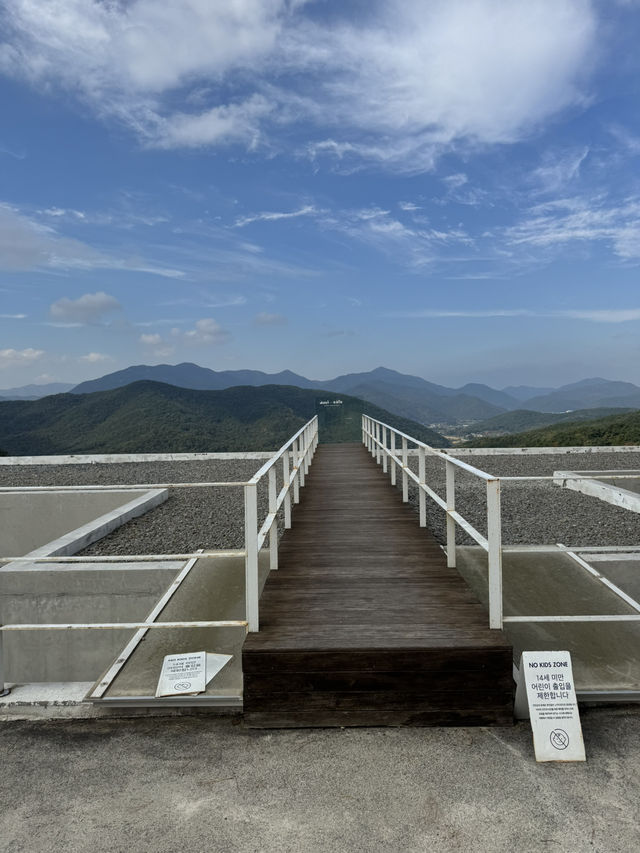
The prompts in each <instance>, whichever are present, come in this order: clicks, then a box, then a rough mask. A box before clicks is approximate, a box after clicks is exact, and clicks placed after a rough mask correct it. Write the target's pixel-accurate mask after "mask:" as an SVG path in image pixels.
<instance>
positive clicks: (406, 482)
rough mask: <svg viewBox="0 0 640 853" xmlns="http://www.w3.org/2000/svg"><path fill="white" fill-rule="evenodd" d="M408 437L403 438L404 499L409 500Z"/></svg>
mask: <svg viewBox="0 0 640 853" xmlns="http://www.w3.org/2000/svg"><path fill="white" fill-rule="evenodd" d="M407 461H408V460H407V439H406V438H403V439H402V500H403V501H404V502H405V503H406V502H407V501H408V500H409V475H408V474H407Z"/></svg>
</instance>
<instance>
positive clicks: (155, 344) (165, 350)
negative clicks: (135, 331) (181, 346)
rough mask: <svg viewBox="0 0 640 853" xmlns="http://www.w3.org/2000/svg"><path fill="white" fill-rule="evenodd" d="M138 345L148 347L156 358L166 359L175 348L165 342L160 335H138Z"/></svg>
mask: <svg viewBox="0 0 640 853" xmlns="http://www.w3.org/2000/svg"><path fill="white" fill-rule="evenodd" d="M140 343H142V344H144V346H146V347H149V348H150V349H151V350H152V352H153V354H154V355H155V356H157V357H158V358H168V357H169V356H170V355H173V353H174V352H175V347H174V346H173V344H171V343H169V341H167V340H165V338H163V337H162V335H158V334H148V335H140Z"/></svg>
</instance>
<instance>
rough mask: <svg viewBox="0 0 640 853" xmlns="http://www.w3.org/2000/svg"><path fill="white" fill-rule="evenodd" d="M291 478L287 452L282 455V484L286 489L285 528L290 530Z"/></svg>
mask: <svg viewBox="0 0 640 853" xmlns="http://www.w3.org/2000/svg"><path fill="white" fill-rule="evenodd" d="M290 476H291V470H290V465H289V451H288V450H286V451H285V452H284V453H283V454H282V482H283V483H284V486H285V488H286V490H287V491H286V492H285V495H284V526H285V529H287V530H288V529H289V528H290V527H291V489H290V487H289V477H290Z"/></svg>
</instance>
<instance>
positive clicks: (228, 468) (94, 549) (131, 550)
mask: <svg viewBox="0 0 640 853" xmlns="http://www.w3.org/2000/svg"><path fill="white" fill-rule="evenodd" d="M262 464H263V462H262V461H260V460H255V459H249V460H243V459H234V460H229V461H219V460H210V461H206V462H202V461H198V462H130V463H123V464H120V463H95V464H91V465H24V466H23V465H21V466H13V465H10V466H0V485H4V486H49V485H55V486H67V485H69V486H71V485H118V484H134V483H135V484H138V483H140V484H147V483H149V484H151V483H207V482H228V481H245V480H248V479H250V478H251V477H252V476H253V474H255V472H256V471H257V470H258V468H260V466H261V465H262ZM263 480H264V481H265V482H262V483H261V485H262V486H263V488H260V489H259V491H258V517H259V518H260V519H263V518H264V517H265V515H266V513H267V501H266V493H265V492H266V478H263ZM278 487H280V486H278ZM243 547H244V495H243V489H242V487H241V486H237V487H235V486H226V487H225V486H223V487H220V488H206V489H204V488H196V489H188V488H175V489H170V490H169V498H168V500H167V501H166V502H165V503H163V504H161V505H160V506H159V507H156V509H154V510H152V511H151V512H148V513H146V514H145V515H142V516H140V517H139V518H134V519H133V520H132V521H130V522H128V523H127V524H123V525H122V527H119V528H118V529H117V530H114V531H113V533H111V534H109V535H108V536H105V537H104V538H103V539H101V540H99V541H98V542H95V543H94V544H93V545H90V546H89V547H88V548H86V549H85V550H84V551H81V552H80V553H81V554H162V553H166V554H179V553H187V552H191V551H194V550H196V549H198V548H205V549H217V548H243Z"/></svg>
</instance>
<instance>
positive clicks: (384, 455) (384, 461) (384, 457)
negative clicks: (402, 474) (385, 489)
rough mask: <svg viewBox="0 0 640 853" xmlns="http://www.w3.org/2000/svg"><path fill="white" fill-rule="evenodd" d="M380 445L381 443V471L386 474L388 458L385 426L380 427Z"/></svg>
mask: <svg viewBox="0 0 640 853" xmlns="http://www.w3.org/2000/svg"><path fill="white" fill-rule="evenodd" d="M382 445H383V450H382V471H383V473H384V474H386V473H387V469H388V467H389V465H388V462H389V460H388V458H387V428H386V427H382Z"/></svg>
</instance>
